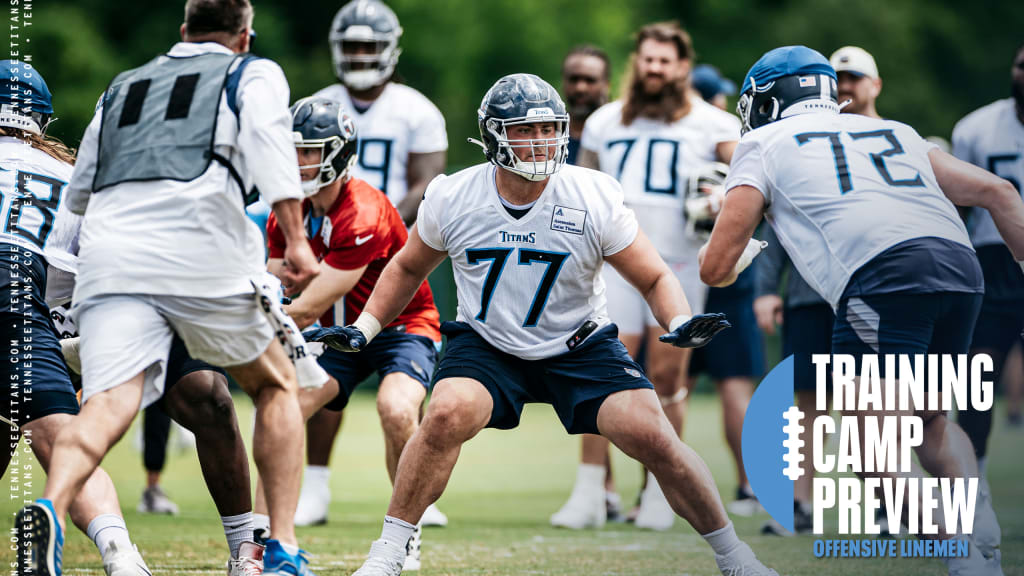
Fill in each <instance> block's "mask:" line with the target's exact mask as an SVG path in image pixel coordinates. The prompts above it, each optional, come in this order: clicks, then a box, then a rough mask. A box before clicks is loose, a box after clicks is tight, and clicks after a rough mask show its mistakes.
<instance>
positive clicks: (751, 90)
mask: <svg viewBox="0 0 1024 576" xmlns="http://www.w3.org/2000/svg"><path fill="white" fill-rule="evenodd" d="M835 82H836V76H835V71H834V70H833V69H832V66H831V65H830V64H829V62H828V60H826V59H825V58H824V56H822V55H821V54H819V53H817V52H815V51H814V50H811V49H809V48H806V47H803V46H786V47H782V48H777V49H775V50H772V51H770V52H768V53H767V54H765V55H764V56H763V57H762V58H761V59H760V60H758V61H757V63H755V64H754V66H753V67H752V68H751V69H750V71H749V72H748V73H747V77H746V80H745V81H744V84H743V88H742V90H741V96H740V101H739V105H738V108H739V112H740V116H741V117H742V120H743V125H744V131H745V135H744V137H743V139H742V140H741V141H740V144H739V146H738V147H737V149H736V153H735V155H734V158H733V163H732V170H731V172H730V173H729V179H728V180H727V182H726V189H727V196H726V199H725V204H724V206H723V208H722V212H721V214H719V216H718V220H717V221H716V223H715V228H714V230H713V231H712V233H711V239H710V241H709V243H708V245H707V246H706V248H704V249H702V250H701V259H702V260H701V278H702V279H703V280H704V281H705V282H706V283H708V284H709V285H712V286H716V285H727V284H729V283H730V282H732V281H733V280H734V279H735V273H734V271H733V266H734V263H735V262H736V261H737V259H738V258H740V257H741V254H742V253H743V250H744V249H745V247H746V245H747V243H748V241H749V239H750V236H751V235H752V234H753V232H754V229H755V228H756V227H757V225H758V224H759V223H760V221H761V218H762V216H767V219H768V221H769V223H771V225H772V227H773V228H774V230H775V233H776V235H777V237H778V239H779V242H780V243H781V244H782V246H783V247H784V248H785V249H786V252H787V253H788V254H789V257H790V259H791V260H792V261H793V264H794V266H795V267H796V269H797V270H799V271H800V274H801V275H802V276H803V277H804V279H806V280H807V281H808V283H810V285H811V286H812V287H813V288H814V289H815V291H816V292H818V293H819V294H820V295H821V296H822V297H823V298H825V299H826V300H827V301H828V302H829V304H831V305H832V307H833V309H835V311H836V323H835V326H834V328H833V333H832V353H833V354H851V355H855V356H858V357H859V356H861V355H867V354H925V353H932V354H965V353H966V352H967V350H968V346H969V344H970V334H971V328H972V327H973V326H974V322H975V319H976V318H977V315H978V310H979V308H980V306H981V301H982V293H983V291H984V287H983V282H982V272H981V267H980V265H979V264H978V259H977V257H976V256H975V254H974V251H973V250H972V249H971V244H970V239H969V238H968V235H967V230H966V229H965V228H964V225H963V223H962V222H961V220H960V218H959V216H958V214H957V211H956V208H955V206H954V204H958V205H963V206H981V207H984V208H987V209H988V210H989V211H990V212H991V213H992V215H993V219H994V221H995V225H996V227H997V228H998V230H999V232H1000V234H1001V235H1002V236H1003V239H1004V240H1005V241H1006V243H1007V245H1008V247H1009V249H1010V251H1011V252H1012V253H1013V254H1014V259H1016V260H1017V261H1018V262H1020V261H1024V202H1021V198H1020V195H1019V194H1018V193H1017V191H1016V190H1015V189H1014V188H1013V185H1012V184H1010V183H1009V182H1007V181H1006V180H1003V179H1001V178H998V177H996V176H994V175H992V174H990V173H988V172H986V171H984V170H982V169H980V168H978V167H976V166H972V165H971V164H968V163H966V162H962V161H960V160H958V159H956V158H954V157H953V156H950V155H949V154H946V153H944V152H941V151H939V150H938V149H937V148H936V147H935V145H933V144H930V143H928V142H926V141H925V140H924V139H923V138H921V136H919V135H918V134H917V132H915V131H914V130H913V129H912V128H910V127H909V126H907V125H905V124H901V123H899V122H893V121H887V120H879V119H875V118H870V117H867V116H862V115H856V114H839V103H838V100H837V93H836V92H837V91H836V88H835ZM826 184H830V185H826ZM857 364H858V365H860V362H859V361H858V363H857ZM882 372H883V374H882V376H883V377H884V378H888V379H890V382H891V381H892V380H891V379H893V378H895V377H896V376H897V375H896V374H885V373H884V372H885V370H884V367H883V369H882ZM848 414H851V415H856V416H865V415H867V414H865V413H864V412H859V413H858V412H857V411H853V410H851V411H849V412H848ZM917 415H919V416H921V417H922V419H923V420H924V438H925V441H924V442H923V443H922V444H920V445H919V446H917V447H916V452H917V455H918V458H919V460H920V462H921V465H922V466H923V467H924V468H925V469H926V470H928V471H929V472H931V473H932V474H933V475H935V476H937V477H961V478H962V477H974V476H977V474H978V472H977V462H976V460H975V458H974V454H973V451H972V450H971V445H970V440H969V439H968V438H967V436H966V435H965V434H964V433H963V430H961V429H960V428H959V427H958V426H957V425H956V424H954V423H952V422H948V421H947V419H946V415H945V413H943V412H941V411H917ZM916 473H917V474H921V472H919V471H917V472H916ZM882 474H885V475H892V474H897V473H896V472H891V473H887V472H884V473H882ZM922 537H924V538H939V539H946V538H957V539H964V540H966V541H967V542H968V546H969V550H970V555H969V556H967V557H960V558H949V559H947V563H948V565H949V569H950V574H968V573H969V574H993V575H994V574H1002V571H1001V568H1000V566H999V548H998V546H999V528H998V523H997V522H996V519H995V513H994V512H993V511H992V508H991V506H990V505H987V504H986V503H983V502H982V500H981V499H979V501H978V508H977V516H976V519H975V529H974V534H972V535H962V534H946V533H940V534H935V535H922Z"/></svg>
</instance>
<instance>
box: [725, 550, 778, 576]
mask: <svg viewBox="0 0 1024 576" xmlns="http://www.w3.org/2000/svg"><path fill="white" fill-rule="evenodd" d="M715 564H718V569H719V570H720V571H721V572H722V576H779V573H778V572H776V571H775V570H772V569H771V568H768V567H767V566H765V565H764V564H761V561H760V560H758V559H757V557H756V556H754V551H753V550H751V549H750V546H747V544H746V543H745V542H740V545H739V546H737V547H736V549H735V550H733V551H732V552H731V553H729V554H728V555H726V556H719V555H718V554H715Z"/></svg>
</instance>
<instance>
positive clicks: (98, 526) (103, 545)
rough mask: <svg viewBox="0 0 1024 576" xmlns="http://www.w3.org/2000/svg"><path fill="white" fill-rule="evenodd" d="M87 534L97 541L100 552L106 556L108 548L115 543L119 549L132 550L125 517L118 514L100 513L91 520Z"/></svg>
mask: <svg viewBox="0 0 1024 576" xmlns="http://www.w3.org/2000/svg"><path fill="white" fill-rule="evenodd" d="M85 534H86V535H87V536H88V537H89V538H91V539H92V541H93V542H95V543H96V548H98V549H99V551H100V554H101V555H102V556H104V558H105V557H106V554H107V548H108V547H109V546H110V544H111V543H113V544H114V545H115V546H116V547H117V549H118V550H131V549H132V539H131V537H130V536H129V535H128V526H127V525H125V523H124V518H121V517H120V516H118V515H117V514H100V515H99V516H97V517H95V518H93V519H92V522H89V526H88V528H86V530H85Z"/></svg>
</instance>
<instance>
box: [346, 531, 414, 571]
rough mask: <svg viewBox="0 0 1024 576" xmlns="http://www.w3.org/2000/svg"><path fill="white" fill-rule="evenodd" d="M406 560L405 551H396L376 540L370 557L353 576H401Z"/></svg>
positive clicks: (371, 546) (382, 541)
mask: <svg viewBox="0 0 1024 576" xmlns="http://www.w3.org/2000/svg"><path fill="white" fill-rule="evenodd" d="M405 558H406V554H405V552H404V551H402V550H395V549H394V547H393V546H389V545H388V543H387V542H385V541H384V540H374V541H373V544H371V545H370V555H369V556H367V558H366V561H365V562H363V565H362V566H360V567H359V570H356V571H355V572H354V573H353V574H352V576H399V574H401V573H402V565H403V564H404V563H405Z"/></svg>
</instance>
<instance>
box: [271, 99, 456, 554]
mask: <svg viewBox="0 0 1024 576" xmlns="http://www.w3.org/2000/svg"><path fill="white" fill-rule="evenodd" d="M292 131H293V134H294V137H295V146H296V149H297V152H298V155H299V166H300V169H301V172H302V188H303V190H304V192H305V193H306V195H307V197H308V198H309V199H308V200H306V202H305V203H304V204H303V212H304V217H305V221H306V233H307V235H308V236H309V242H310V245H311V246H312V248H313V253H314V254H315V255H316V256H317V257H318V258H321V266H320V268H321V272H320V275H319V276H317V278H316V279H314V280H313V281H312V282H310V284H309V286H308V287H307V288H306V289H305V290H303V291H302V294H301V295H299V296H296V297H295V298H294V299H293V300H292V303H291V304H289V305H288V306H286V307H285V309H286V310H287V311H288V313H289V315H291V316H292V318H294V319H295V323H296V324H297V325H298V326H299V328H305V327H307V326H310V325H312V324H313V323H314V322H316V321H317V320H318V319H319V320H320V323H321V325H323V326H334V325H335V323H338V324H343V323H344V318H346V317H347V318H356V317H358V316H359V314H360V313H362V311H363V305H365V304H366V299H367V298H369V297H370V293H371V292H373V289H374V286H375V285H376V283H377V280H378V278H380V274H381V271H382V270H384V267H385V266H386V265H387V264H388V262H390V260H391V258H392V257H393V256H394V255H395V254H397V253H398V251H399V250H400V249H401V248H402V246H404V245H405V242H406V238H407V237H408V234H407V233H406V231H405V224H404V223H403V222H402V217H401V216H400V215H399V213H398V210H397V209H396V208H395V207H394V206H392V205H391V202H390V201H389V200H388V198H387V196H385V195H384V193H383V192H381V191H380V190H377V189H376V188H374V187H372V186H370V185H369V184H367V183H366V182H365V181H363V180H360V179H358V178H352V177H351V175H350V169H351V167H352V166H353V165H354V164H355V161H356V150H357V148H358V142H357V138H356V128H355V124H354V123H353V121H352V118H351V117H349V115H348V114H347V113H346V112H345V111H343V110H341V108H340V105H339V104H338V103H337V102H335V101H334V100H330V99H328V98H323V97H316V96H314V97H311V98H304V99H302V100H299V101H298V102H296V103H295V105H293V106H292ZM267 237H268V241H269V245H270V260H269V261H268V263H267V268H268V270H269V271H270V272H273V273H275V274H276V273H277V272H278V271H279V270H280V269H281V266H282V264H283V262H282V260H281V258H282V257H283V256H284V249H285V240H284V236H283V235H282V234H281V228H280V227H279V226H278V223H277V218H276V217H274V216H273V215H271V216H270V220H269V222H268V225H267ZM439 323H440V315H439V314H438V312H437V308H435V307H434V296H433V294H432V293H431V292H430V286H429V285H428V284H427V283H426V282H422V283H421V284H420V285H419V287H418V288H417V290H416V294H415V296H413V298H412V301H411V302H409V303H408V304H407V305H406V306H405V309H404V310H403V311H402V313H401V314H399V315H398V317H397V318H396V319H395V320H394V321H393V322H390V323H389V324H387V326H386V327H385V328H384V331H383V333H382V334H381V335H380V337H378V338H377V339H376V340H374V342H373V344H371V345H369V346H367V347H366V348H365V349H364V350H363V351H362V352H360V353H359V354H345V353H343V352H339V351H337V350H332V349H330V348H328V349H326V350H324V353H323V354H321V355H320V357H319V358H318V362H319V363H320V366H321V367H322V368H323V369H324V370H325V371H326V372H327V373H328V374H329V375H330V376H331V378H330V379H329V380H328V381H327V384H325V385H324V386H323V387H322V388H317V389H314V390H303V391H302V392H301V393H300V394H299V404H300V405H301V407H302V415H303V416H304V417H305V418H309V417H310V416H312V415H313V414H314V413H315V412H316V411H317V410H319V409H320V408H323V407H326V408H327V409H328V410H332V411H340V410H342V409H344V408H345V405H347V404H348V399H349V396H351V395H352V392H353V391H354V390H355V388H356V386H357V385H359V383H360V382H362V381H363V380H365V379H366V378H367V377H368V376H369V375H370V374H371V373H373V372H376V373H377V375H378V376H380V388H379V389H378V391H377V412H378V413H379V414H380V422H381V428H383V429H384V439H385V442H384V446H385V450H384V452H385V460H386V464H387V469H388V476H389V477H391V478H392V479H394V477H395V471H396V470H397V468H398V458H399V456H401V455H402V450H403V448H405V445H406V443H407V442H408V441H409V438H410V437H411V436H412V435H413V433H414V432H415V431H416V428H417V426H418V424H419V417H420V406H421V405H422V404H423V400H424V398H426V396H427V389H428V388H429V387H430V376H431V375H432V374H433V373H434V364H436V363H437V349H438V348H439V347H440V343H441V332H440V327H439ZM262 506H263V503H262V501H261V499H260V498H259V497H257V504H256V510H257V512H258V513H261V512H262V511H263V510H262ZM405 569H406V570H418V569H419V529H417V531H416V536H415V537H414V538H413V540H412V541H410V545H409V554H408V556H407V558H406V561H405Z"/></svg>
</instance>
